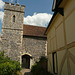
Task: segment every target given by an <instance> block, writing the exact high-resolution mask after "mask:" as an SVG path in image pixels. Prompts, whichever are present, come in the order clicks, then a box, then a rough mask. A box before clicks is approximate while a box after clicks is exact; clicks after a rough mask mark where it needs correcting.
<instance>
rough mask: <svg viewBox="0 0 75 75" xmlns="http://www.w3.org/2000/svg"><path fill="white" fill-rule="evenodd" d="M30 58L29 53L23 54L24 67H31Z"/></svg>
mask: <svg viewBox="0 0 75 75" xmlns="http://www.w3.org/2000/svg"><path fill="white" fill-rule="evenodd" d="M30 58H31V56H29V55H27V54H25V55H22V68H26V69H30Z"/></svg>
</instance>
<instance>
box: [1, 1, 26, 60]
mask: <svg viewBox="0 0 75 75" xmlns="http://www.w3.org/2000/svg"><path fill="white" fill-rule="evenodd" d="M24 11H25V6H24V5H21V7H20V6H19V4H16V5H14V4H13V3H11V5H10V4H9V3H8V2H5V8H4V19H3V25H2V32H1V38H2V50H4V52H5V55H7V56H9V57H10V58H11V59H12V60H20V50H22V37H23V18H24Z"/></svg>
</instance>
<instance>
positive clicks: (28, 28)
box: [23, 25, 46, 37]
mask: <svg viewBox="0 0 75 75" xmlns="http://www.w3.org/2000/svg"><path fill="white" fill-rule="evenodd" d="M45 30H46V27H40V26H32V25H23V35H28V36H38V37H46V35H44V32H45Z"/></svg>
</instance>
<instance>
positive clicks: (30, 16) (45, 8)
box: [0, 0, 53, 33]
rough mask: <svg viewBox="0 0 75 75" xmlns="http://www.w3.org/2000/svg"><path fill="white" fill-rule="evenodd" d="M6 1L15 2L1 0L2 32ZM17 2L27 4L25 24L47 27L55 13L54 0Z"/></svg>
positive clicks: (24, 0)
mask: <svg viewBox="0 0 75 75" xmlns="http://www.w3.org/2000/svg"><path fill="white" fill-rule="evenodd" d="M4 2H9V3H15V0H0V33H1V27H2V23H3V16H4ZM17 3H18V4H20V5H25V6H26V7H25V14H24V24H28V25H35V26H44V27H47V25H48V23H49V21H50V19H51V17H52V14H53V12H52V4H53V0H17ZM39 21H40V22H39Z"/></svg>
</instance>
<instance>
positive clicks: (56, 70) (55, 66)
mask: <svg viewBox="0 0 75 75" xmlns="http://www.w3.org/2000/svg"><path fill="white" fill-rule="evenodd" d="M52 56H53V72H54V73H55V74H57V73H58V68H57V53H56V52H54V53H52Z"/></svg>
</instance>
